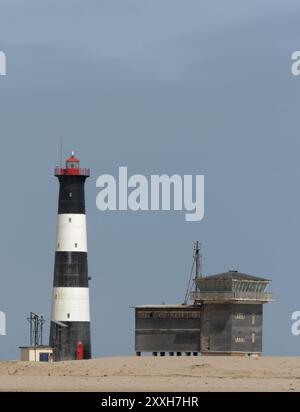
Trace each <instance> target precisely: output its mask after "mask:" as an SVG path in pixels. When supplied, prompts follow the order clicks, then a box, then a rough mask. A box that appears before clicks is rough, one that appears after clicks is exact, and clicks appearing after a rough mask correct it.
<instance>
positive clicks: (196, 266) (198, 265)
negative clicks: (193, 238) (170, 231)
mask: <svg viewBox="0 0 300 412" xmlns="http://www.w3.org/2000/svg"><path fill="white" fill-rule="evenodd" d="M193 257H194V259H193V265H192V268H191V273H190V277H189V283H188V286H187V290H186V293H185V298H184V305H186V304H187V303H188V300H189V297H190V293H191V291H192V289H193V285H194V287H195V292H198V286H197V279H199V278H201V276H202V274H201V272H202V255H201V243H200V242H199V241H198V240H197V242H195V243H194V256H193ZM194 270H195V277H194V278H193V279H192V276H193V272H194Z"/></svg>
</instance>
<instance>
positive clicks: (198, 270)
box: [194, 240, 202, 292]
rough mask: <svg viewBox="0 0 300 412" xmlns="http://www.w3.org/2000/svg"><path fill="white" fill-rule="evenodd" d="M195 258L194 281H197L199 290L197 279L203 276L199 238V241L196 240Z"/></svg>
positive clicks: (196, 287) (196, 289) (196, 288)
mask: <svg viewBox="0 0 300 412" xmlns="http://www.w3.org/2000/svg"><path fill="white" fill-rule="evenodd" d="M194 260H195V267H196V270H195V279H194V283H195V292H197V291H198V286H197V280H198V279H199V278H201V276H202V274H201V271H202V255H201V243H200V242H199V240H197V242H195V244H194Z"/></svg>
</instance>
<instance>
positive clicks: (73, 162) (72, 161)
mask: <svg viewBox="0 0 300 412" xmlns="http://www.w3.org/2000/svg"><path fill="white" fill-rule="evenodd" d="M79 163H80V161H79V159H77V158H76V157H75V155H74V152H72V154H71V156H70V157H69V158H68V159H67V160H66V169H79Z"/></svg>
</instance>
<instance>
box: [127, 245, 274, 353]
mask: <svg viewBox="0 0 300 412" xmlns="http://www.w3.org/2000/svg"><path fill="white" fill-rule="evenodd" d="M200 257H201V256H200V248H199V243H198V242H197V243H196V246H195V254H194V265H195V268H196V275H195V278H194V282H193V286H194V290H190V291H188V297H189V299H190V300H191V301H193V304H187V302H185V303H184V304H182V305H144V306H137V307H135V351H136V353H137V355H140V354H141V353H142V352H152V353H153V355H157V354H160V355H162V356H163V355H165V354H166V353H169V354H170V355H174V354H176V355H181V354H182V353H185V354H187V355H191V354H193V355H197V354H198V353H202V354H203V355H252V354H257V355H260V354H261V352H262V332H263V304H264V303H267V302H271V301H273V300H274V296H273V294H272V293H270V292H267V291H266V288H267V286H268V284H269V283H270V281H269V280H268V279H264V278H260V277H256V276H250V275H246V274H245V273H240V272H238V271H229V272H225V273H220V274H217V275H213V276H206V277H202V276H201V261H200Z"/></svg>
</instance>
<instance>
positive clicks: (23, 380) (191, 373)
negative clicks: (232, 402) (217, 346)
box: [0, 356, 300, 392]
mask: <svg viewBox="0 0 300 412" xmlns="http://www.w3.org/2000/svg"><path fill="white" fill-rule="evenodd" d="M0 390H1V391H97V392H103V391H125V392H127V391H158V392H160V391H205V392H207V391H300V357H261V358H240V357H204V356H203V357H195V358H193V357H181V358H177V357H174V358H173V357H165V358H159V357H158V358H154V357H141V358H138V357H112V358H99V359H93V360H88V361H71V362H58V363H52V364H48V363H30V362H19V361H1V362H0Z"/></svg>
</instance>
